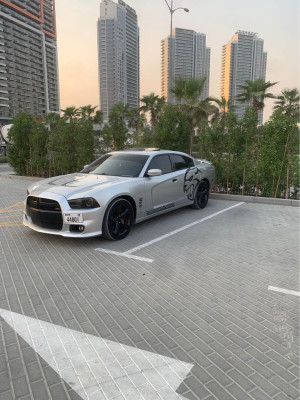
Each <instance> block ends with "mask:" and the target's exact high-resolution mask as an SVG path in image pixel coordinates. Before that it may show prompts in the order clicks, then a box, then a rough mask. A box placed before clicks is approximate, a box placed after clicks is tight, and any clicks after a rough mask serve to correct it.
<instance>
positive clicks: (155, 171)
mask: <svg viewBox="0 0 300 400" xmlns="http://www.w3.org/2000/svg"><path fill="white" fill-rule="evenodd" d="M161 174H162V170H161V169H149V171H148V172H147V175H148V176H160V175H161Z"/></svg>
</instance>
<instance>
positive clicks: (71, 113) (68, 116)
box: [61, 106, 80, 122]
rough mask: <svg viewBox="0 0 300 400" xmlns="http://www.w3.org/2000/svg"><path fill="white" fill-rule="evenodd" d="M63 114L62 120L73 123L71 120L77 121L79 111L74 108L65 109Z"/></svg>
mask: <svg viewBox="0 0 300 400" xmlns="http://www.w3.org/2000/svg"><path fill="white" fill-rule="evenodd" d="M61 111H62V112H63V116H62V117H63V118H64V119H65V120H67V121H69V122H71V121H73V119H77V117H79V115H80V114H79V110H78V108H76V107H75V106H71V107H67V108H66V109H64V110H61Z"/></svg>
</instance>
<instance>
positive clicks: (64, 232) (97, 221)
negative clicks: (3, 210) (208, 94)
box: [23, 192, 104, 238]
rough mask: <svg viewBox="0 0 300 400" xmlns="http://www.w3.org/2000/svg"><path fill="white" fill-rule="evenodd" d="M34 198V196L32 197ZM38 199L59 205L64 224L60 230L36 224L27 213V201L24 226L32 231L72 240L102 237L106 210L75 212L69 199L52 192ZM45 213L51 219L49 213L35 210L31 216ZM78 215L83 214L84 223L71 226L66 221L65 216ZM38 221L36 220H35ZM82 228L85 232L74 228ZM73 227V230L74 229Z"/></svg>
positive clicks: (95, 209) (96, 209) (100, 208)
mask: <svg viewBox="0 0 300 400" xmlns="http://www.w3.org/2000/svg"><path fill="white" fill-rule="evenodd" d="M30 196H33V197H34V195H32V194H31V195H30ZM36 197H37V198H43V199H49V200H54V201H56V202H58V203H59V205H60V209H61V217H62V224H61V226H60V227H59V229H49V228H47V227H43V226H41V224H39V223H35V222H34V221H33V218H32V217H31V216H30V215H29V213H28V212H27V207H26V204H27V200H26V202H25V209H24V216H23V225H24V226H27V227H28V228H30V229H33V230H34V231H36V232H42V233H48V234H50V235H60V236H65V237H72V238H75V237H76V238H78V237H80V238H84V237H85V238H87V237H93V236H100V235H101V234H102V221H103V217H104V208H103V207H99V208H93V209H84V210H77V209H76V210H75V209H72V208H70V206H69V203H68V201H67V199H66V198H65V197H63V196H60V195H57V194H55V193H51V192H44V193H42V194H40V195H39V196H36ZM42 212H44V213H45V214H47V218H50V217H49V215H51V214H50V213H47V212H45V211H41V210H37V209H33V210H32V212H31V214H32V216H33V215H36V216H38V214H39V213H42ZM65 213H67V214H70V213H71V214H72V213H74V214H78V213H81V214H82V216H83V222H80V223H78V224H69V223H66V222H65V221H64V218H63V216H64V214H65ZM55 218H56V216H53V219H55ZM35 221H36V219H35ZM75 225H77V226H79V225H80V226H82V227H84V230H83V232H80V231H79V230H78V231H74V230H72V229H74V226H75ZM72 227H73V228H72Z"/></svg>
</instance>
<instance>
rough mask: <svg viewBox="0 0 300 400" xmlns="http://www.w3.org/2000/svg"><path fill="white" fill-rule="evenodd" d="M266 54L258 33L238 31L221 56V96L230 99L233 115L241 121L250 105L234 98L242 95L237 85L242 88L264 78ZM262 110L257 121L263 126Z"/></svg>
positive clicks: (225, 46) (224, 47)
mask: <svg viewBox="0 0 300 400" xmlns="http://www.w3.org/2000/svg"><path fill="white" fill-rule="evenodd" d="M266 66H267V53H266V52H264V41H263V40H262V39H260V38H258V36H257V33H252V32H245V31H237V32H236V34H235V35H234V36H233V37H232V39H231V40H229V42H228V43H227V44H225V45H224V46H223V53H222V80H221V96H222V97H225V99H226V100H229V99H231V100H232V104H233V105H234V111H235V113H236V115H237V117H238V118H239V119H240V118H242V117H243V115H244V112H245V110H246V108H247V107H248V106H249V103H241V102H240V101H238V100H236V98H235V96H237V95H238V94H240V93H242V89H240V88H239V85H245V82H246V80H249V81H255V80H257V79H264V80H265V78H266ZM262 114H263V113H262V110H261V111H260V112H259V120H260V122H262V117H263V115H262Z"/></svg>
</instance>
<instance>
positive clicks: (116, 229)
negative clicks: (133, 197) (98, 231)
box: [102, 199, 134, 240]
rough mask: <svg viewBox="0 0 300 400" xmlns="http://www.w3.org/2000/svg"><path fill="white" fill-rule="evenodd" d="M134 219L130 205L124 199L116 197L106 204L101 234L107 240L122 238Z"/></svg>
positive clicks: (127, 232)
mask: <svg viewBox="0 0 300 400" xmlns="http://www.w3.org/2000/svg"><path fill="white" fill-rule="evenodd" d="M133 221H134V212H133V208H132V205H131V204H130V202H129V201H128V200H126V199H116V200H114V201H112V203H111V204H110V205H109V206H108V208H107V210H106V212H105V215H104V218H103V224H102V236H103V237H104V238H105V239H108V240H121V239H124V238H125V237H126V236H127V235H128V234H129V232H130V230H131V227H132V225H133Z"/></svg>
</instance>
